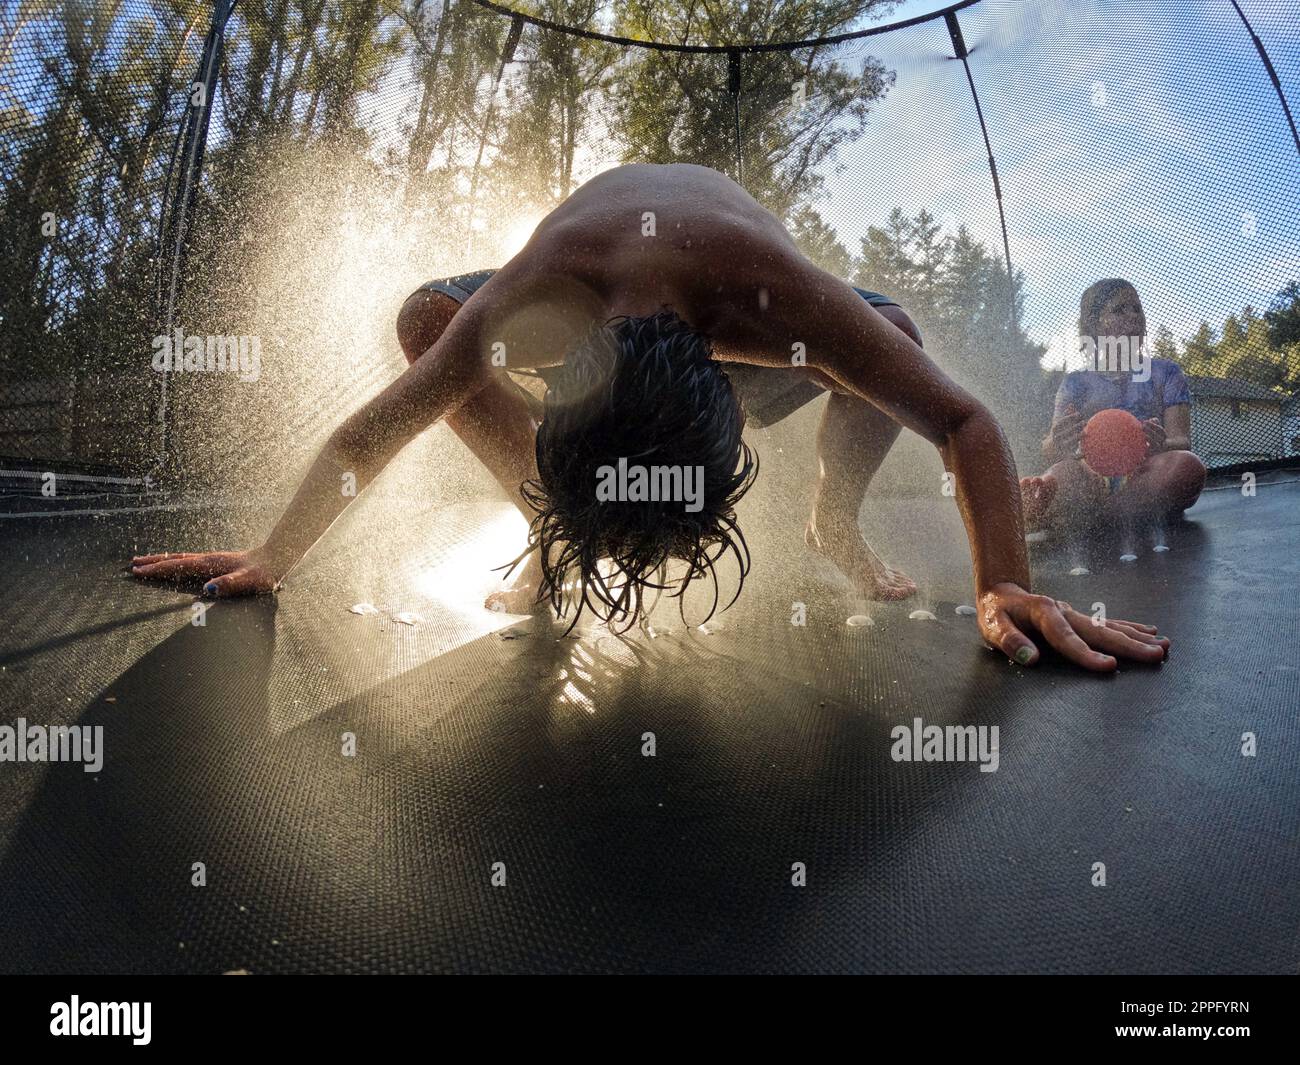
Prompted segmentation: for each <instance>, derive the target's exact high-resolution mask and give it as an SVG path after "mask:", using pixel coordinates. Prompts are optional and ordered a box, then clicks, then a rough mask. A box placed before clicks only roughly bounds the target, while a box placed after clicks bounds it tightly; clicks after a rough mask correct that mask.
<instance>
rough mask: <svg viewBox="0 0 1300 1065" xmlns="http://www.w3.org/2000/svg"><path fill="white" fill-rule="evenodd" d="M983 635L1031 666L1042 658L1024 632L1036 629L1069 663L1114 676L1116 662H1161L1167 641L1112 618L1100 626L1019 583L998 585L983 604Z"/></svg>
mask: <svg viewBox="0 0 1300 1065" xmlns="http://www.w3.org/2000/svg"><path fill="white" fill-rule="evenodd" d="M979 626H980V634H981V635H982V636H983V637H984V640H985V642H986V643H988V645H989V646H990V647H994V648H997V649H998V650H1000V651H1001V652H1002V653H1003V654H1005V655H1006V656H1007V657H1008V658H1010V659H1011V660H1012V661H1013V662H1017V663H1019V664H1020V665H1022V666H1030V665H1033V664H1034V663H1036V662H1037V661H1038V659H1039V652H1038V648H1037V646H1035V644H1034V642H1033V641H1032V640H1031V639H1030V638H1029V637H1028V636H1026V635H1025V634H1024V632H1023V631H1021V630H1022V629H1023V628H1034V629H1037V630H1038V632H1039V633H1040V634H1041V635H1042V637H1043V638H1044V639H1045V640H1046V641H1047V642H1048V643H1049V644H1051V645H1052V646H1053V647H1055V648H1056V649H1057V650H1058V651H1060V652H1061V654H1063V655H1064V656H1065V657H1066V658H1068V659H1069V660H1070V661H1071V662H1074V663H1075V664H1076V665H1080V666H1082V667H1083V668H1084V669H1090V670H1093V671H1094V672H1097V673H1111V672H1114V670H1115V669H1117V668H1118V667H1119V662H1118V659H1120V658H1127V659H1131V660H1133V661H1136V662H1160V661H1163V660H1164V658H1165V656H1166V655H1167V654H1168V653H1169V640H1168V639H1167V638H1165V637H1164V636H1160V635H1159V634H1158V633H1157V631H1156V628H1155V626H1154V625H1144V624H1142V623H1141V622H1137V621H1120V620H1117V619H1115V618H1108V619H1106V621H1105V622H1099V621H1097V620H1096V619H1095V618H1093V617H1092V615H1090V614H1081V613H1080V612H1079V611H1077V610H1075V609H1074V608H1073V607H1071V606H1070V604H1069V603H1065V602H1061V601H1059V600H1056V599H1053V598H1052V597H1051V596H1047V595H1033V594H1031V593H1030V592H1027V591H1025V590H1024V589H1023V588H1021V587H1020V585H1018V584H1011V583H1010V582H1008V583H1005V584H995V585H994V586H993V587H992V588H990V589H989V590H988V591H987V592H985V593H984V594H983V595H981V596H980V599H979Z"/></svg>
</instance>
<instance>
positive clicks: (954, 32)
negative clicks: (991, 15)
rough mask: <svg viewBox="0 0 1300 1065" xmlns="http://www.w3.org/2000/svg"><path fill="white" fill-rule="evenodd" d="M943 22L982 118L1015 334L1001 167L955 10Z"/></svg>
mask: <svg viewBox="0 0 1300 1065" xmlns="http://www.w3.org/2000/svg"><path fill="white" fill-rule="evenodd" d="M943 20H944V22H945V23H946V25H947V27H948V36H949V37H950V38H951V40H952V47H953V51H954V53H955V55H954V56H953V58H955V59H959V60H961V65H962V68H963V69H964V70H965V71H966V84H967V85H969V86H970V95H971V99H972V100H974V101H975V117H976V118H977V119H979V124H980V133H981V134H982V135H983V137H984V151H985V152H986V153H987V155H988V160H989V173H990V174H991V175H992V177H993V196H994V198H995V199H996V200H997V204H998V220H999V221H1000V222H1001V224H1002V251H1003V254H1004V255H1005V256H1006V263H1007V315H1008V317H1009V319H1010V322H1011V330H1012V333H1014V332H1015V328H1016V277H1015V273H1014V271H1013V270H1012V267H1011V240H1010V238H1009V237H1008V236H1007V213H1006V211H1005V210H1004V209H1003V204H1002V182H1001V181H999V180H998V164H997V160H996V159H994V158H993V145H992V143H991V142H990V141H989V130H988V126H987V124H986V123H985V121H984V108H983V107H981V106H980V94H979V93H978V92H977V91H976V89H975V77H974V75H973V74H972V73H971V69H970V60H969V58H968V57H969V55H970V52H969V51H968V50H967V48H966V39H965V38H964V37H963V36H962V32H961V23H960V22H958V21H957V12H956V11H951V10H950V11H946V12H944V16H943Z"/></svg>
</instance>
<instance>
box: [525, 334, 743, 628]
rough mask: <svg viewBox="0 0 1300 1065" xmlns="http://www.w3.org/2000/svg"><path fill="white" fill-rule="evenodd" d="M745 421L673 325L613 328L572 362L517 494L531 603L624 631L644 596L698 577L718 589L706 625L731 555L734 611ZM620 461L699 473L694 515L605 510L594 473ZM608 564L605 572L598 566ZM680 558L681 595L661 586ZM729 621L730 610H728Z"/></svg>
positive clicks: (721, 376)
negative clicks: (533, 567) (521, 501)
mask: <svg viewBox="0 0 1300 1065" xmlns="http://www.w3.org/2000/svg"><path fill="white" fill-rule="evenodd" d="M744 425H745V415H744V411H743V409H742V408H741V405H740V403H739V402H738V401H737V399H736V396H735V394H734V393H733V391H732V388H731V382H730V380H729V379H728V378H727V375H726V373H725V372H724V371H723V369H722V367H721V365H719V364H718V363H717V362H715V361H714V360H713V359H712V358H711V348H710V344H709V340H708V338H707V337H706V336H704V335H703V334H701V333H699V332H697V331H696V330H694V329H692V328H691V327H690V326H689V325H687V324H686V323H685V322H683V321H682V320H681V319H680V318H678V317H677V315H675V314H673V313H672V312H670V311H663V312H660V313H659V314H655V315H651V316H650V317H647V318H630V317H624V318H615V319H613V320H611V321H610V322H608V323H607V324H606V325H603V326H598V327H596V328H594V329H592V331H591V332H590V333H589V334H588V335H587V337H586V338H584V339H583V340H582V341H581V342H580V343H579V344H578V345H577V346H576V347H575V348H574V350H573V351H572V352H571V353H570V354H569V356H568V358H567V359H566V360H565V363H564V367H563V369H562V370H561V372H560V373H559V374H558V375H557V377H556V379H555V380H554V382H553V383H552V384H551V386H550V388H549V389H548V390H547V393H546V398H545V403H544V414H543V418H542V424H541V426H540V428H539V429H538V432H537V472H538V479H537V480H536V481H528V482H526V483H525V484H524V485H523V486H522V492H523V495H524V498H525V499H526V500H527V501H528V503H529V505H530V506H532V508H533V509H534V510H535V511H536V512H537V515H536V517H535V518H534V519H533V521H532V523H531V527H530V535H529V550H530V551H532V550H537V551H540V552H541V567H542V585H541V587H540V589H539V591H538V601H539V602H540V601H542V600H549V601H550V603H551V605H552V607H554V609H555V611H556V612H557V613H558V614H560V615H563V614H564V613H565V612H566V611H567V610H568V608H569V607H570V606H576V610H575V613H574V618H573V622H572V624H571V625H570V628H572V627H573V625H575V624H577V621H578V617H579V616H581V613H582V609H583V608H584V607H590V608H591V610H592V611H593V612H594V613H595V614H596V615H597V616H598V617H600V618H601V619H602V620H604V621H606V622H609V623H613V622H623V621H626V625H625V626H624V628H625V629H626V628H630V627H631V626H632V625H633V624H635V623H636V622H637V621H638V620H639V619H641V618H642V617H644V616H645V615H646V614H648V612H649V608H650V606H652V605H653V604H649V605H647V604H646V602H645V592H646V590H647V589H651V588H653V589H656V590H662V589H666V588H670V587H674V586H676V591H675V592H674V593H673V594H675V595H677V596H679V597H680V596H681V595H683V594H684V593H685V591H686V588H687V587H688V586H689V584H690V582H691V581H693V580H694V579H696V578H697V577H702V576H705V575H706V574H707V575H708V576H711V577H712V578H713V605H712V607H711V609H710V610H709V616H710V617H711V616H712V615H713V613H714V611H715V610H716V609H717V606H718V598H719V596H718V578H717V573H716V572H715V570H714V564H715V563H716V562H717V561H718V560H719V559H720V558H721V557H722V556H723V554H725V553H726V552H728V551H730V552H732V553H733V554H734V555H735V556H736V559H737V561H738V562H739V564H740V578H739V581H738V584H737V587H736V593H735V595H733V596H732V598H731V601H730V602H728V604H727V606H730V605H731V603H733V602H735V600H736V596H738V595H739V594H740V589H741V587H742V586H743V584H744V579H745V575H746V574H747V573H748V572H749V549H748V547H747V546H746V544H745V538H744V536H743V535H742V534H741V532H740V529H739V527H738V526H737V525H736V518H735V509H734V508H735V505H736V502H737V501H738V500H739V499H740V497H741V496H743V495H744V494H745V492H746V491H747V490H748V489H749V486H750V485H751V484H752V483H753V481H754V477H755V475H756V474H757V472H758V461H757V456H756V455H755V454H754V453H753V452H752V451H751V450H750V448H749V446H748V445H747V444H746V443H745V442H744V441H743V440H742V439H741V431H742V429H743V428H744ZM620 458H623V459H626V460H627V462H628V463H629V464H632V463H635V464H639V465H642V466H645V467H651V466H669V467H673V466H675V467H679V468H680V469H683V470H685V469H687V468H692V467H701V468H702V473H703V479H702V484H703V492H702V499H701V500H699V504H700V507H699V509H698V510H694V511H691V510H687V508H686V503H685V501H683V500H680V499H678V500H663V501H653V502H651V501H644V502H641V501H604V502H602V501H600V500H598V498H597V490H596V489H597V478H598V473H597V471H598V470H599V469H600V468H601V467H602V466H611V467H616V466H617V465H618V461H619V459H620ZM604 559H608V560H610V562H611V563H612V567H611V566H609V565H605V566H602V565H601V563H602V560H604ZM670 559H680V560H682V561H684V562H685V563H686V573H685V575H684V576H683V577H682V578H681V580H680V583H679V584H678V583H677V582H673V583H669V582H667V580H666V575H667V563H668V561H669V560H670ZM724 609H725V607H724Z"/></svg>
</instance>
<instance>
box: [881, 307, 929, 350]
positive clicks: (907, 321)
mask: <svg viewBox="0 0 1300 1065" xmlns="http://www.w3.org/2000/svg"><path fill="white" fill-rule="evenodd" d="M876 311H877V312H878V313H879V314H880V315H881V316H883V317H884V318H885V320H886V321H888V322H890V323H892V324H893V325H895V326H897V327H898V328H899V329H901V330H902V331H903V332H904V333H906V334H907V336H908V337H909V338H910V339H911V341H912V343H914V344H916V345H917V346H919V347H925V344H924V343H923V342H922V341H921V330H919V329H917V327H916V323H915V322H914V321H912V319H911V316H910V315H909V314H908V313H907V312H906V311H905V310H903V308H902V307H899V306H897V305H886V306H884V307H877V308H876Z"/></svg>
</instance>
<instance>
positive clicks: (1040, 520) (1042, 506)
mask: <svg viewBox="0 0 1300 1065" xmlns="http://www.w3.org/2000/svg"><path fill="white" fill-rule="evenodd" d="M1057 487H1058V486H1057V483H1056V478H1055V477H1053V476H1052V475H1051V474H1050V473H1047V474H1043V476H1041V477H1021V478H1020V498H1021V501H1022V503H1023V505H1024V508H1025V531H1026V532H1038V531H1039V530H1041V529H1043V528H1044V527H1046V525H1047V512H1048V510H1050V509H1051V506H1052V500H1054V499H1055V498H1056V489H1057Z"/></svg>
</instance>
